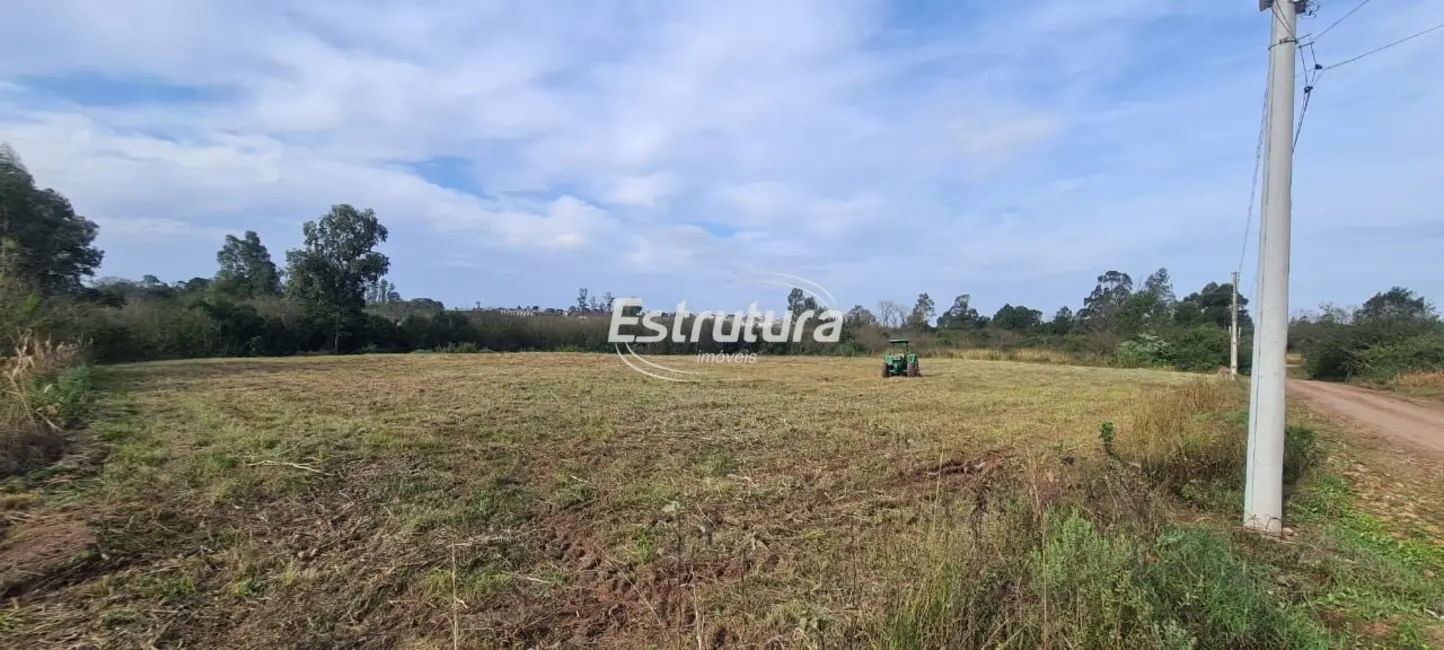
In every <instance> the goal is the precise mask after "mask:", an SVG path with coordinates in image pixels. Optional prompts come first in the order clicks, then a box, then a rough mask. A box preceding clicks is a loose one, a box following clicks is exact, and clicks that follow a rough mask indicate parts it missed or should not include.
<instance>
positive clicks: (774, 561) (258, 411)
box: [0, 354, 1439, 648]
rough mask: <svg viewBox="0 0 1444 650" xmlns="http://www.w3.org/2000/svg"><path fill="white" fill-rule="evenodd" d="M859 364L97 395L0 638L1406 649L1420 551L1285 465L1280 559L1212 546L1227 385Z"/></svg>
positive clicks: (442, 364)
mask: <svg viewBox="0 0 1444 650" xmlns="http://www.w3.org/2000/svg"><path fill="white" fill-rule="evenodd" d="M673 361H678V362H682V360H680V359H679V360H673ZM874 363H875V360H871V359H819V358H764V359H762V360H760V361H759V363H758V364H756V365H753V366H726V367H713V366H706V367H704V366H700V365H698V366H686V367H687V368H689V369H695V370H697V371H699V372H705V373H708V374H709V375H710V377H707V378H706V380H705V381H704V382H701V383H698V384H671V383H666V382H660V381H656V380H651V379H647V378H645V377H642V376H640V375H637V374H635V373H632V372H630V371H628V370H626V369H625V367H624V366H622V364H621V363H620V362H619V361H617V360H616V359H615V358H612V357H610V356H607V355H582V354H506V355H476V356H472V355H429V354H415V355H405V356H371V357H353V358H314V357H313V358H304V359H287V360H227V361H205V362H169V363H154V364H141V365H134V366H119V367H110V368H105V369H103V372H101V373H98V375H99V378H100V379H101V380H102V381H103V383H104V387H105V388H106V389H107V398H106V402H105V403H104V404H102V405H101V406H102V408H104V409H105V412H106V414H107V417H106V418H104V419H103V420H101V421H99V422H97V423H96V424H95V425H94V426H92V436H93V437H94V438H95V439H97V440H99V441H101V442H102V443H103V444H105V445H106V446H107V448H108V450H109V453H108V456H106V457H105V458H104V459H97V460H94V461H93V462H88V463H69V464H67V463H64V462H62V463H61V464H60V465H59V466H58V467H57V468H55V469H52V470H50V471H47V472H42V473H39V474H33V475H27V476H25V477H23V478H20V479H12V480H11V481H10V482H8V483H6V484H5V486H4V487H3V489H0V492H4V493H5V494H4V498H5V499H6V502H13V504H14V507H13V509H12V510H10V511H7V516H8V517H10V518H12V519H14V520H15V521H16V522H17V524H16V525H17V528H18V529H23V531H28V534H29V535H30V537H29V539H35V538H37V537H38V538H42V539H48V540H51V543H50V544H49V547H53V548H54V549H57V550H54V551H53V552H51V553H50V560H51V561H50V566H49V568H48V569H47V570H45V571H42V572H38V573H36V574H34V575H28V574H27V575H6V576H0V591H3V595H4V596H6V597H8V598H12V599H13V600H12V601H10V602H11V604H10V605H9V606H7V607H6V608H4V609H3V610H0V645H4V646H12V645H13V646H15V647H34V648H46V647H65V646H67V645H71V644H73V643H74V642H76V641H77V640H78V639H98V640H101V641H100V643H101V645H105V644H108V645H110V646H114V647H144V646H145V645H147V644H153V645H155V646H157V647H167V646H178V645H182V644H183V645H186V646H191V647H255V648H300V647H407V648H431V647H437V648H439V647H453V645H454V646H455V647H467V648H492V647H536V646H546V645H561V646H563V647H580V646H587V647H648V646H652V647H688V648H692V647H699V646H701V647H709V648H711V647H734V646H760V647H817V648H822V647H886V648H913V647H916V648H930V647H971V646H978V645H986V646H988V647H1017V648H1032V647H1060V648H1061V647H1069V645H1068V644H1069V643H1072V644H1073V645H1074V646H1076V647H1087V646H1090V645H1092V646H1093V647H1100V646H1101V647H1130V646H1131V647H1197V648H1207V647H1259V648H1267V647H1326V646H1329V644H1330V643H1331V642H1345V643H1352V642H1355V641H1358V640H1362V641H1359V642H1360V643H1363V642H1369V641H1370V640H1373V639H1382V640H1385V641H1391V642H1392V641H1397V642H1400V643H1405V642H1410V639H1412V638H1413V637H1410V636H1409V635H1410V634H1416V633H1417V634H1416V636H1418V638H1425V639H1427V638H1430V637H1428V636H1427V635H1428V634H1434V633H1435V632H1434V631H1433V629H1432V628H1430V627H1429V626H1428V621H1427V619H1426V618H1425V617H1426V616H1427V614H1425V613H1422V611H1423V610H1424V609H1427V607H1426V606H1425V605H1424V604H1422V603H1424V602H1425V601H1428V600H1429V599H1430V598H1432V597H1434V594H1435V592H1433V591H1430V590H1429V588H1428V585H1421V584H1417V583H1411V582H1407V581H1405V580H1404V577H1403V576H1406V575H1407V572H1408V571H1415V573H1416V574H1417V575H1419V576H1422V575H1423V573H1422V571H1424V570H1428V569H1422V568H1420V567H1423V566H1428V565H1427V564H1419V563H1417V562H1426V561H1427V562H1432V561H1433V560H1430V559H1429V557H1430V556H1429V555H1428V552H1427V551H1421V550H1419V548H1428V547H1427V546H1418V545H1417V544H1416V546H1410V547H1409V548H1410V549H1413V550H1409V551H1392V550H1391V551H1389V552H1388V553H1383V554H1381V555H1377V556H1375V555H1368V553H1370V552H1372V551H1370V549H1375V550H1378V549H1379V548H1383V547H1376V546H1369V545H1368V543H1366V541H1367V538H1356V537H1353V536H1351V535H1352V533H1350V532H1349V531H1354V530H1356V528H1358V527H1359V526H1362V524H1355V523H1348V522H1352V521H1355V519H1351V518H1350V517H1347V516H1344V515H1342V514H1340V513H1342V512H1344V511H1327V510H1321V509H1320V508H1322V507H1323V505H1319V504H1337V503H1339V501H1340V499H1339V498H1337V495H1335V494H1334V493H1333V492H1329V491H1328V490H1332V489H1336V487H1337V486H1335V487H1329V486H1330V485H1333V484H1330V483H1328V482H1327V481H1328V479H1325V478H1319V477H1320V476H1328V475H1330V474H1328V473H1327V472H1330V471H1332V470H1331V469H1330V467H1332V466H1331V465H1329V464H1327V463H1326V464H1325V465H1323V466H1321V467H1322V469H1318V470H1312V469H1310V468H1311V467H1312V466H1313V465H1316V464H1318V463H1319V462H1320V459H1321V458H1323V456H1324V455H1325V454H1324V452H1321V451H1316V452H1315V453H1313V454H1303V455H1299V456H1297V458H1298V459H1299V460H1298V461H1297V464H1298V472H1297V476H1295V478H1296V479H1297V480H1298V481H1299V482H1298V485H1299V487H1298V488H1297V490H1299V492H1298V493H1297V494H1296V495H1295V496H1294V498H1292V499H1291V500H1290V508H1291V510H1290V513H1291V519H1292V518H1294V517H1297V518H1298V520H1299V524H1298V525H1299V527H1300V530H1299V533H1298V535H1297V536H1296V537H1295V538H1293V539H1291V540H1290V541H1287V542H1283V543H1277V542H1263V541H1259V540H1255V539H1253V538H1251V537H1249V536H1247V535H1245V534H1241V533H1238V532H1237V531H1235V530H1233V528H1232V526H1231V524H1232V523H1233V522H1234V521H1236V520H1237V513H1236V512H1234V511H1233V510H1236V507H1237V505H1236V504H1237V503H1239V502H1240V501H1241V497H1237V498H1235V496H1234V495H1229V494H1228V493H1227V490H1228V489H1230V488H1229V486H1228V485H1227V482H1228V481H1229V480H1232V479H1231V478H1230V477H1233V476H1235V474H1236V473H1237V472H1241V466H1240V465H1238V464H1237V463H1232V464H1230V463H1229V462H1226V460H1225V456H1227V454H1229V453H1232V451H1231V450H1235V449H1236V448H1237V445H1239V444H1240V443H1239V441H1238V436H1239V431H1240V429H1239V427H1240V426H1241V423H1240V422H1241V421H1240V418H1239V412H1238V409H1239V408H1241V404H1242V403H1243V399H1242V397H1241V394H1242V389H1241V388H1240V386H1239V385H1238V384H1234V383H1232V382H1227V381H1226V380H1217V379H1196V378H1194V377H1193V376H1189V375H1183V374H1179V373H1170V372H1157V371H1147V370H1127V371H1124V370H1108V369H1101V368H1080V367H1069V366H1061V365H1020V364H1016V363H1005V362H995V361H969V360H952V359H937V360H933V359H928V360H925V365H924V368H923V371H924V374H925V376H924V377H923V378H921V379H891V380H885V381H884V380H879V379H878V378H876V376H875V373H873V372H872V370H873V366H874ZM669 365H674V364H672V363H670V361H669ZM1103 423H1108V424H1109V426H1105V427H1102V428H1101V429H1100V425H1101V424H1103ZM1306 424H1307V423H1306ZM1300 430H1304V429H1300ZM1105 432H1108V433H1105ZM1302 437H1303V436H1302V434H1300V435H1299V436H1296V438H1299V439H1301V438H1302ZM1105 440H1107V441H1109V442H1108V443H1107V445H1106V446H1107V447H1108V449H1110V450H1111V453H1108V452H1106V451H1105V443H1104V441H1105ZM1340 480H1342V479H1340ZM1190 486H1192V487H1190ZM1233 489H1236V488H1233ZM1190 490H1193V491H1194V492H1190ZM1215 492H1217V494H1215ZM1191 495H1192V496H1191ZM1198 495H1212V497H1210V498H1205V497H1204V496H1198ZM1219 495H1222V496H1219ZM1305 504H1313V505H1305ZM1358 512H1365V510H1364V509H1359V510H1358ZM1310 516H1314V517H1317V519H1314V520H1309V519H1308V517H1310ZM1361 521H1362V520H1361ZM1180 522H1188V523H1180ZM1358 529H1359V530H1362V528H1358ZM61 533H67V534H61ZM1361 534H1362V533H1361ZM15 539H25V538H12V539H10V540H6V542H5V543H4V545H0V571H3V570H4V567H5V564H4V558H5V556H6V553H7V549H9V550H10V551H13V550H14V549H16V548H20V547H21V545H19V544H17V543H16V542H15ZM1361 539H1362V540H1365V541H1360V540H1361ZM1432 539H1433V541H1432V542H1430V543H1433V544H1437V543H1438V541H1439V538H1437V537H1436V538H1432ZM1299 540H1307V541H1309V542H1310V543H1311V544H1312V546H1310V548H1315V547H1317V548H1320V549H1323V550H1321V551H1310V553H1316V554H1315V555H1310V554H1308V553H1305V551H1303V550H1302V546H1303V543H1302V542H1301V541H1299ZM1376 541H1377V540H1376ZM62 542H63V543H62ZM1418 544H1423V542H1418ZM1415 556H1418V557H1420V558H1423V559H1420V560H1417V561H1415V560H1410V562H1416V563H1415V564H1408V563H1405V562H1404V560H1405V559H1406V558H1409V557H1415ZM1317 563H1322V564H1324V565H1327V566H1329V567H1334V566H1348V567H1357V566H1360V565H1359V564H1356V563H1364V564H1362V566H1366V567H1377V569H1370V571H1365V570H1363V569H1357V568H1351V569H1349V570H1345V569H1337V570H1336V571H1334V573H1330V574H1320V573H1319V571H1321V570H1320V569H1318V568H1317V566H1318V564H1317ZM1371 571H1372V572H1371ZM1378 575H1392V576H1395V577H1396V578H1398V579H1397V580H1395V581H1394V582H1387V581H1381V580H1378V579H1377V576H1378ZM1320 576H1323V577H1320ZM1325 579H1327V586H1324V584H1325V583H1324V581H1325ZM1378 602H1388V603H1392V604H1393V605H1391V608H1379V607H1374V608H1372V609H1371V607H1372V606H1366V604H1367V603H1378ZM1435 611H1437V610H1435ZM1409 612H1413V613H1409ZM1390 617H1394V618H1390ZM1381 621H1383V622H1381ZM1370 625H1376V626H1378V625H1383V626H1385V627H1387V631H1381V630H1382V628H1370V627H1369V626H1370ZM1410 626H1412V627H1410ZM1190 644H1192V645H1190ZM1320 644H1322V645H1320ZM1380 647H1385V646H1380ZM1393 647H1410V646H1407V645H1404V646H1393ZM1412 647H1423V646H1412Z"/></svg>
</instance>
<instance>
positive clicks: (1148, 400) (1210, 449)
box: [1117, 377, 1247, 483]
mask: <svg viewBox="0 0 1444 650" xmlns="http://www.w3.org/2000/svg"><path fill="white" fill-rule="evenodd" d="M1246 406H1247V400H1246V395H1245V393H1244V389H1243V385H1242V384H1239V383H1235V382H1232V381H1228V380H1227V379H1226V378H1219V377H1208V378H1200V379H1197V380H1193V381H1190V382H1188V383H1185V384H1182V385H1179V386H1175V387H1172V388H1169V389H1167V390H1164V391H1160V392H1158V393H1154V394H1151V395H1148V396H1145V397H1143V398H1141V399H1140V400H1139V402H1138V404H1137V405H1136V406H1135V407H1134V408H1133V410H1132V413H1130V414H1129V415H1130V417H1129V419H1128V421H1127V422H1126V423H1125V424H1124V426H1122V427H1120V429H1119V433H1118V439H1117V448H1118V451H1119V455H1120V456H1122V457H1124V458H1126V459H1128V460H1130V461H1132V462H1136V463H1138V464H1139V465H1141V466H1142V467H1143V468H1144V469H1145V470H1146V471H1148V472H1149V473H1151V474H1156V475H1157V474H1164V475H1166V476H1162V478H1166V479H1171V481H1170V482H1172V481H1177V482H1180V483H1181V482H1186V481H1188V480H1191V479H1213V478H1219V477H1222V476H1225V475H1228V474H1230V473H1232V472H1234V471H1235V470H1237V469H1238V468H1240V467H1242V465H1241V463H1242V459H1243V457H1244V448H1245V446H1246V444H1247V436H1246V432H1245V431H1244V430H1242V428H1241V427H1239V426H1238V420H1239V416H1237V415H1235V416H1233V417H1232V418H1231V417H1230V414H1236V413H1238V412H1239V411H1240V409H1243V408H1245V407H1246Z"/></svg>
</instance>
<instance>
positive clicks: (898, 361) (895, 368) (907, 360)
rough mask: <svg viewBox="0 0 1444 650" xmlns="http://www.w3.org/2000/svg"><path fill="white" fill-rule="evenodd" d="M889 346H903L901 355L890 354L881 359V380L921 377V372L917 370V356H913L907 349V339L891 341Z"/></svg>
mask: <svg viewBox="0 0 1444 650" xmlns="http://www.w3.org/2000/svg"><path fill="white" fill-rule="evenodd" d="M888 343H889V344H891V345H901V346H903V349H902V352H901V353H891V354H888V355H887V356H884V357H883V358H882V378H883V379H887V378H888V377H921V376H923V371H922V370H920V369H918V355H916V354H913V353H912V352H911V351H910V350H909V348H908V340H907V339H893V340H891V341H888Z"/></svg>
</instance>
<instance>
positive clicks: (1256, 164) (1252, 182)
mask: <svg viewBox="0 0 1444 650" xmlns="http://www.w3.org/2000/svg"><path fill="white" fill-rule="evenodd" d="M1269 76H1270V77H1272V76H1273V72H1272V70H1270V72H1269ZM1268 119H1269V94H1268V90H1267V88H1265V90H1264V100H1263V108H1262V109H1260V110H1259V119H1258V143H1257V144H1256V145H1254V151H1253V175H1252V176H1250V177H1249V188H1248V217H1247V218H1246V219H1245V220H1244V222H1243V245H1242V246H1241V247H1239V251H1238V271H1237V272H1238V273H1242V272H1243V261H1244V258H1245V257H1247V256H1248V234H1249V232H1251V231H1252V230H1253V209H1254V203H1255V202H1256V201H1257V200H1258V189H1259V170H1260V169H1261V168H1262V167H1263V150H1264V134H1265V133H1267V131H1268Z"/></svg>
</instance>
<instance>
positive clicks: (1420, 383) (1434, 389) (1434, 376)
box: [1383, 370, 1444, 401]
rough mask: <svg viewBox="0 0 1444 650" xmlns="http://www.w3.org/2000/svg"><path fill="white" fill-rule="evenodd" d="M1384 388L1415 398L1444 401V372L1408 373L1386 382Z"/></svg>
mask: <svg viewBox="0 0 1444 650" xmlns="http://www.w3.org/2000/svg"><path fill="white" fill-rule="evenodd" d="M1383 387H1384V388H1387V389H1389V390H1392V391H1395V392H1399V393H1403V394H1405V395H1411V396H1413V397H1422V398H1425V399H1431V400H1440V401H1444V371H1441V370H1433V371H1415V372H1406V373H1404V374H1402V375H1397V376H1395V377H1393V378H1391V379H1389V380H1388V381H1386V382H1384V384H1383Z"/></svg>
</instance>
